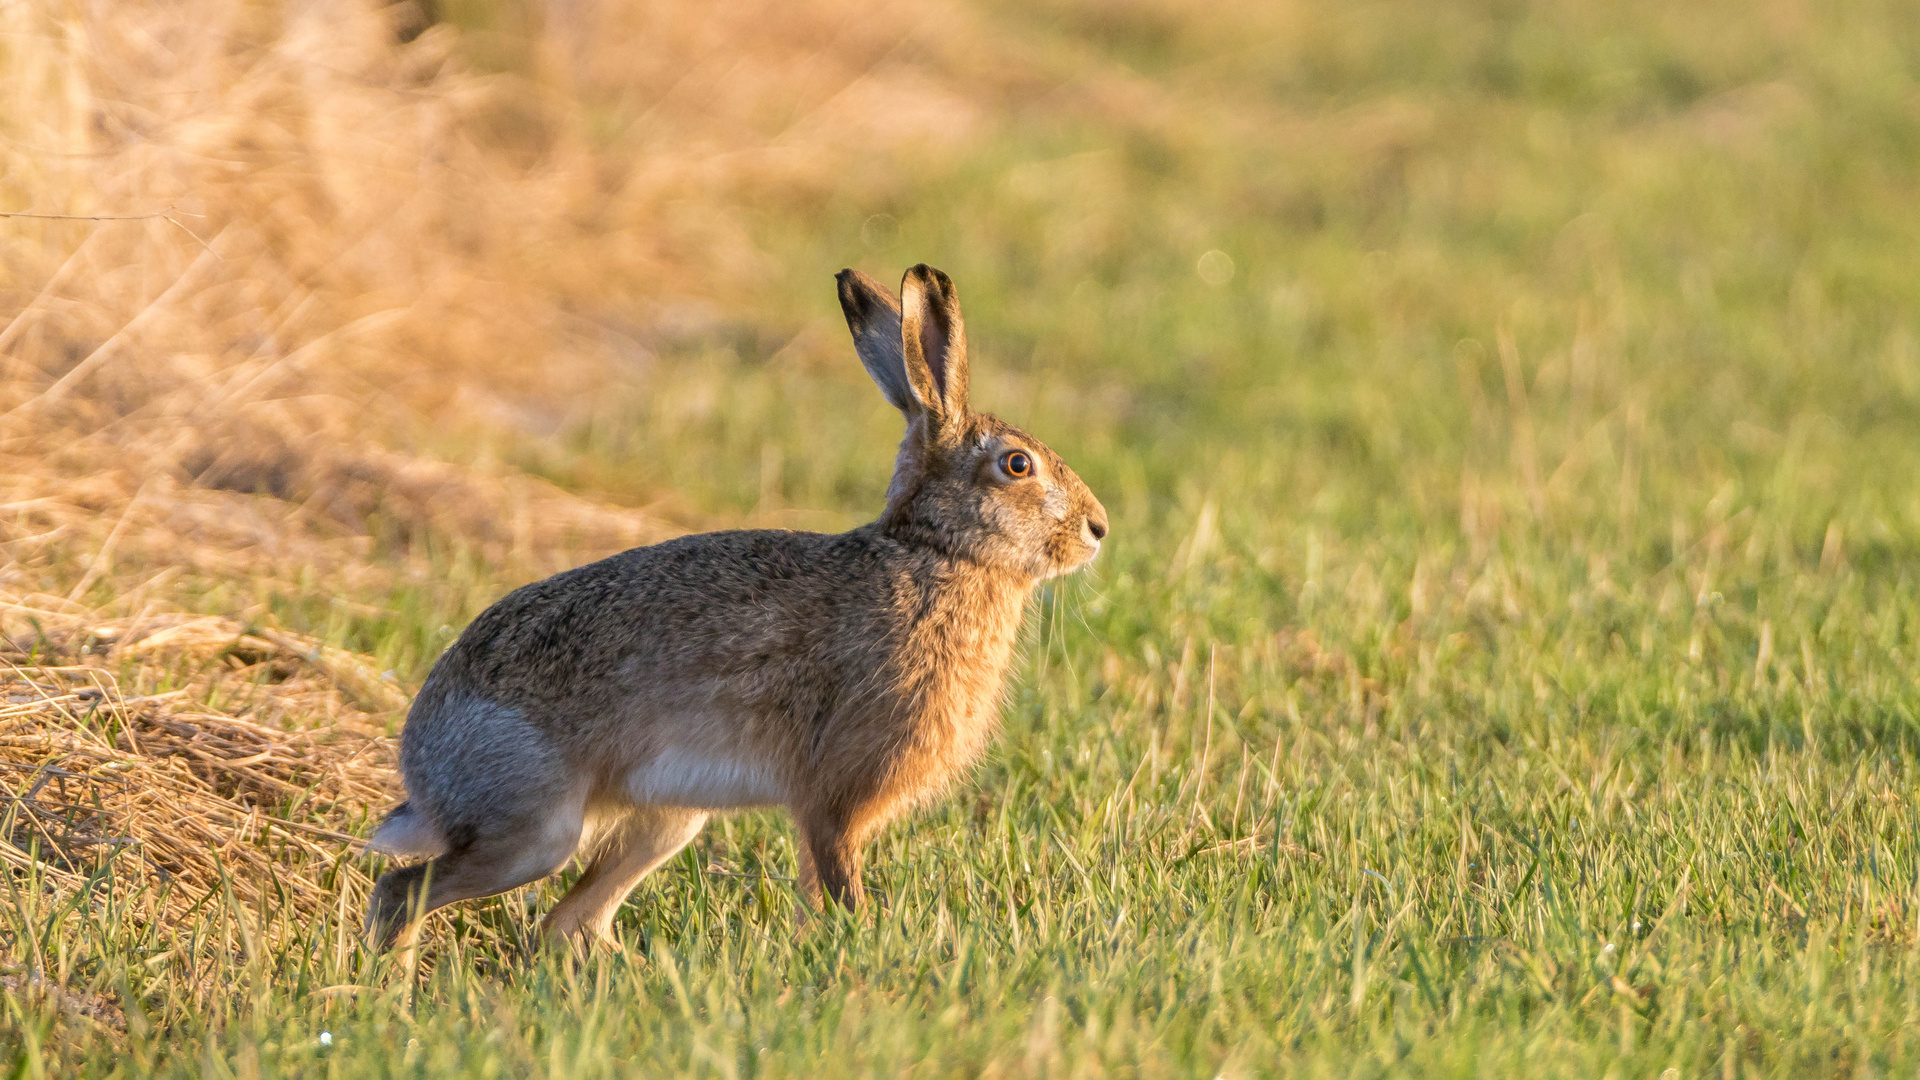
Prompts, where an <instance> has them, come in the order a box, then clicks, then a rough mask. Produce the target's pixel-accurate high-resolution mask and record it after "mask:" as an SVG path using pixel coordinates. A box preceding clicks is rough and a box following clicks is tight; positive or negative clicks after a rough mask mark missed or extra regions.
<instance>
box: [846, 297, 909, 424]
mask: <svg viewBox="0 0 1920 1080" xmlns="http://www.w3.org/2000/svg"><path fill="white" fill-rule="evenodd" d="M834 279H835V280H836V281H838V282H839V283H840V310H841V312H842V313H843V314H845V315H846V317H847V329H849V330H851V331H853V350H854V351H855V352H857V353H859V354H860V363H861V364H863V365H864V366H865V367H866V369H867V374H869V375H871V376H873V381H874V382H875V383H878V384H879V386H880V392H881V393H882V394H884V395H886V398H887V402H888V403H889V404H891V405H892V406H893V407H894V408H896V409H899V410H900V411H901V412H903V413H906V414H907V418H908V419H912V418H913V416H914V415H915V414H916V413H918V412H919V411H920V401H919V399H918V398H916V397H915V396H914V393H913V386H912V384H911V383H909V382H908V381H907V358H906V354H905V353H903V352H902V351H901V346H900V302H899V301H898V300H895V299H894V298H893V294H892V293H891V292H888V291H887V289H886V287H885V286H883V285H881V284H880V283H879V282H877V281H875V280H873V279H872V278H870V277H868V276H867V275H865V274H863V273H861V272H860V271H858V270H842V271H840V272H839V273H838V274H836V275H834Z"/></svg>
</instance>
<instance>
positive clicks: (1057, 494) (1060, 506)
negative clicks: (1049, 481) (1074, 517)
mask: <svg viewBox="0 0 1920 1080" xmlns="http://www.w3.org/2000/svg"><path fill="white" fill-rule="evenodd" d="M1072 509H1073V499H1072V498H1071V497H1070V496H1068V495H1067V493H1066V492H1065V491H1063V490H1061V489H1060V488H1057V487H1050V488H1048V489H1047V494H1046V496H1045V497H1044V498H1042V499H1041V500H1040V512H1041V513H1042V514H1045V515H1046V516H1047V518H1048V520H1050V521H1064V520H1066V517H1067V512H1068V511H1069V510H1072Z"/></svg>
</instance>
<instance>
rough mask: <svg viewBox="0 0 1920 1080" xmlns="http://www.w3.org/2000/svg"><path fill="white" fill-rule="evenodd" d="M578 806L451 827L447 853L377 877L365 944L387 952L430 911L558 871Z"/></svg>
mask: <svg viewBox="0 0 1920 1080" xmlns="http://www.w3.org/2000/svg"><path fill="white" fill-rule="evenodd" d="M584 802H585V800H584V799H580V798H574V799H572V800H569V801H567V802H566V803H563V804H562V805H561V806H559V807H555V808H552V809H550V810H549V811H548V812H546V813H544V814H539V815H514V816H512V817H507V818H505V819H503V820H496V821H493V822H489V823H488V829H487V831H486V832H485V833H479V832H477V831H475V830H468V829H460V830H454V837H453V839H454V841H455V842H454V844H453V846H452V847H451V849H450V850H448V851H447V853H446V854H444V855H441V856H438V857H437V858H434V859H432V860H429V861H428V862H424V863H420V864H418V865H415V866H408V867H403V868H401V869H399V870H394V871H391V872H389V873H386V874H382V875H381V876H380V880H379V881H377V882H375V883H374V886H373V902H372V903H371V904H370V905H369V906H368V908H367V935H368V938H369V941H370V942H371V944H372V945H373V946H374V947H375V948H380V949H384V948H387V947H389V946H391V945H392V944H393V942H394V940H395V939H396V938H398V937H399V936H400V935H401V933H402V932H403V931H406V930H409V929H411V928H412V927H413V926H414V925H417V921H418V919H419V917H420V916H423V915H425V914H427V913H428V912H430V911H433V910H435V909H437V908H442V907H445V906H447V905H448V904H451V903H454V902H456V901H459V900H474V899H478V898H479V897H482V896H493V895H495V894H497V893H503V892H506V891H507V890H508V889H517V888H519V887H520V886H522V885H525V884H528V883H529V882H534V881H539V880H540V879H541V878H543V877H546V876H547V875H549V874H552V873H553V872H555V871H556V870H559V869H560V868H561V867H562V866H565V865H566V864H567V860H568V859H570V858H572V857H573V851H574V848H575V847H577V846H578V845H579V843H580V830H581V825H582V822H583V820H584Z"/></svg>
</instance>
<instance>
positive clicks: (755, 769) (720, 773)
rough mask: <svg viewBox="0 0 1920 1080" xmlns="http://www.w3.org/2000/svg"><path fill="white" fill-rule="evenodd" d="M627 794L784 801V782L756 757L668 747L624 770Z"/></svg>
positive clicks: (687, 801) (646, 798) (675, 802)
mask: <svg viewBox="0 0 1920 1080" xmlns="http://www.w3.org/2000/svg"><path fill="white" fill-rule="evenodd" d="M627 796H628V797H629V798H631V799H632V800H633V801H634V802H636V803H644V804H648V805H652V806H685V807H691V808H694V809H699V810H728V809H732V808H734V807H741V806H767V805H770V804H775V803H781V802H785V801H786V797H787V792H786V785H785V784H783V783H781V782H780V778H779V777H778V776H776V775H775V774H774V772H773V770H771V769H769V768H767V767H766V766H764V765H761V764H759V763H757V762H751V761H743V760H739V759H734V758H726V757H719V756H714V755H708V754H703V753H699V752H696V751H689V750H680V749H675V748H670V749H667V750H665V751H662V752H661V754H660V756H659V757H656V758H654V759H653V760H652V761H650V762H648V763H647V764H645V765H642V766H640V767H639V768H636V769H634V770H633V771H632V772H630V773H628V774H627Z"/></svg>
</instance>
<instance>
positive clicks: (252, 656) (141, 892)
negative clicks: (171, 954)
mask: <svg viewBox="0 0 1920 1080" xmlns="http://www.w3.org/2000/svg"><path fill="white" fill-rule="evenodd" d="M62 623H63V620H60V619H59V618H58V617H57V616H54V617H53V618H52V619H51V620H50V623H49V624H47V625H48V626H49V627H50V628H45V629H43V632H42V633H41V635H40V636H39V637H37V638H35V639H33V640H32V641H31V643H26V642H22V641H20V640H19V639H18V638H16V637H14V636H12V635H9V636H8V638H7V639H6V643H5V645H4V646H0V792H4V795H0V798H4V800H5V809H4V811H0V841H3V842H0V861H4V862H5V863H6V864H7V865H8V866H9V867H10V868H11V869H12V870H13V871H14V872H15V873H16V874H17V875H20V877H17V878H16V880H20V879H21V877H25V876H27V875H32V876H34V877H37V879H38V880H39V881H40V882H41V883H42V884H43V886H44V887H46V888H49V889H52V890H54V891H57V892H59V893H61V894H66V895H70V894H71V892H72V891H73V890H78V889H82V888H85V887H87V886H88V885H89V884H90V883H92V884H93V885H94V886H95V887H96V888H98V887H99V886H100V885H101V884H103V883H104V882H106V881H107V880H108V879H110V880H111V884H112V887H113V888H114V890H116V892H117V893H118V894H119V895H120V896H121V897H122V898H125V899H129V900H130V901H131V902H132V903H133V904H134V905H135V909H136V910H138V911H139V912H140V913H141V914H142V915H143V916H145V917H148V918H152V919H154V920H156V921H157V923H158V924H159V925H160V926H161V927H162V930H163V933H164V930H165V928H166V927H168V926H172V925H176V924H178V925H184V924H185V922H186V920H185V919H184V916H185V914H186V913H187V912H188V911H189V910H190V909H191V908H192V907H193V906H194V905H195V904H196V903H197V902H199V901H201V900H202V899H203V898H205V897H207V896H208V895H209V894H221V893H224V892H225V891H226V890H231V892H232V894H233V897H234V898H235V899H237V900H238V901H240V902H241V903H243V904H245V905H246V906H247V907H249V908H250V909H253V910H255V911H260V910H262V909H263V906H264V905H272V906H274V907H277V908H280V909H282V910H286V909H289V908H291V909H293V910H294V911H296V912H298V913H301V914H317V913H318V912H320V911H321V910H332V909H335V908H338V907H339V905H340V903H341V900H342V897H343V896H349V895H351V896H356V897H357V896H363V895H364V894H365V888H366V885H367V883H368V879H367V875H366V872H365V870H364V869H363V868H362V867H361V865H360V864H359V863H358V862H357V861H356V860H354V859H353V858H351V857H350V855H351V853H352V852H353V851H354V850H355V849H357V846H358V842H357V841H356V840H355V838H354V836H353V835H352V833H351V832H350V831H349V830H351V829H352V828H354V827H355V826H357V825H359V824H360V823H362V822H364V820H365V819H366V818H367V816H368V815H369V814H370V813H373V812H377V811H378V810H380V809H381V808H383V807H384V806H386V805H388V804H390V803H391V802H392V801H393V800H394V799H395V798H396V796H397V783H396V778H395V775H394V771H393V760H394V746H393V742H392V740H390V739H389V738H387V737H386V735H385V734H384V717H385V715H387V714H391V712H392V711H393V710H395V709H397V708H398V707H399V706H400V705H402V704H403V703H404V700H405V696H404V694H402V693H401V692H400V690H399V689H398V688H397V687H395V686H393V685H392V684H391V683H390V682H388V681H387V680H385V679H383V678H382V677H381V676H380V675H379V674H377V673H376V672H374V671H373V670H372V669H371V667H370V666H369V665H368V664H367V662H366V661H365V659H364V658H362V657H358V656H355V655H354V654H352V653H348V652H345V651H343V650H340V649H335V648H331V647H328V646H326V645H323V644H321V643H320V642H318V641H314V640H312V639H310V638H304V637H301V636H299V635H295V634H288V633H283V632H279V631H273V630H263V629H249V628H247V627H243V626H241V625H240V624H238V623H235V622H233V621H231V620H227V619H221V618H213V617H195V616H175V617H170V618H147V619H144V620H140V621H139V623H138V624H135V623H134V621H133V620H120V621H118V622H116V623H106V624H97V625H92V626H83V625H77V624H76V622H75V621H74V620H64V623H65V625H62ZM179 672H188V673H190V674H189V675H188V677H187V678H186V680H185V681H184V683H183V685H181V686H179V687H178V688H176V689H172V690H168V691H165V692H158V693H154V692H147V693H142V692H140V689H141V688H142V687H148V688H150V687H153V686H155V685H159V684H160V683H161V681H162V679H163V678H164V677H165V676H167V675H168V674H174V673H179ZM236 689H237V690H239V691H240V692H236ZM316 717H318V718H324V720H323V722H321V723H319V724H315V723H314V722H313V721H314V718H316ZM293 718H300V719H298V720H294V719H293ZM290 720H291V721H292V722H291V723H286V721H290Z"/></svg>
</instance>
